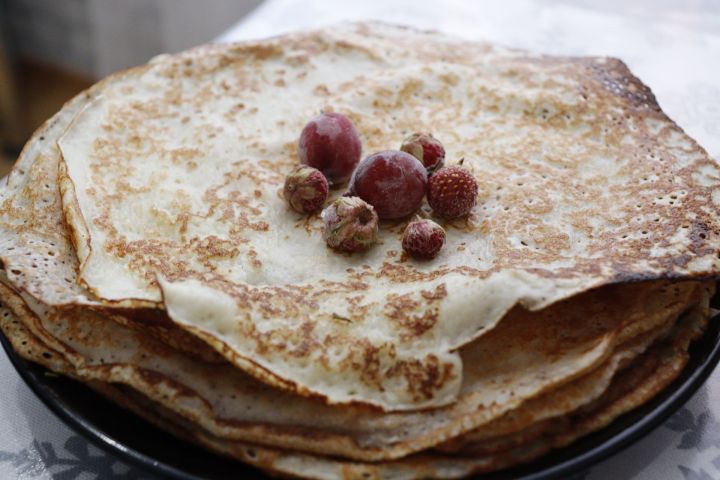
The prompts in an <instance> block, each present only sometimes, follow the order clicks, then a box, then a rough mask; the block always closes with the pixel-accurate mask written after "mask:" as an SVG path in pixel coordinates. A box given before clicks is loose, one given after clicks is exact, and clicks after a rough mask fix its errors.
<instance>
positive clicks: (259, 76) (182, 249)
mask: <svg viewBox="0 0 720 480" xmlns="http://www.w3.org/2000/svg"><path fill="white" fill-rule="evenodd" d="M320 110H336V111H341V112H342V113H345V114H347V115H349V116H350V117H351V118H352V119H353V120H354V121H355V123H356V125H357V127H358V130H359V131H360V133H361V136H362V137H363V143H364V146H365V153H371V152H372V151H375V150H379V149H386V148H388V147H392V146H393V145H397V144H399V142H400V140H401V138H402V137H403V136H404V135H405V134H407V133H409V132H410V131H412V130H420V131H432V132H433V133H434V134H435V135H436V136H437V137H438V138H440V139H442V140H443V142H444V143H445V147H446V149H447V151H448V152H449V153H450V159H449V160H450V161H451V163H452V162H454V161H456V160H458V159H459V158H461V157H464V158H465V165H466V166H468V167H469V168H470V169H472V170H473V171H474V173H475V175H476V176H477V178H478V180H479V181H480V183H481V193H480V197H479V204H478V207H476V209H475V210H474V211H473V212H472V214H471V215H470V217H469V218H468V219H467V220H464V221H460V222H455V223H452V224H447V225H446V227H447V228H448V229H449V232H448V244H447V245H446V248H445V249H444V253H443V254H441V255H440V256H439V257H438V258H436V259H435V260H433V261H431V262H425V263H419V262H417V263H416V262H408V261H406V260H405V259H404V258H403V257H402V256H401V255H400V254H399V252H400V247H399V245H400V241H399V239H400V235H401V232H402V230H403V228H402V227H403V226H404V225H403V222H399V223H397V224H394V225H384V226H383V228H381V234H380V241H379V245H377V246H376V247H375V248H373V249H371V250H370V251H369V252H368V253H367V254H365V255H355V256H352V257H348V256H343V255H337V254H334V253H331V252H329V251H328V250H327V249H326V247H325V245H324V243H323V242H322V239H321V234H320V231H321V221H320V219H319V217H317V216H311V217H310V218H309V219H304V218H299V217H298V216H297V214H295V213H294V212H292V211H291V210H289V209H288V208H287V206H286V205H285V203H284V202H283V200H282V198H281V196H280V195H279V194H278V191H279V189H280V187H281V185H282V181H283V177H284V175H285V174H286V173H287V172H288V171H289V170H290V169H291V168H292V166H293V165H294V164H295V163H296V162H297V159H296V158H295V154H294V150H295V141H296V139H297V136H298V132H300V130H301V129H302V126H303V124H304V122H306V121H307V119H308V118H310V117H311V116H312V115H314V114H316V113H317V112H318V111H320ZM59 145H60V148H61V151H62V154H63V162H62V163H61V165H60V178H59V181H60V186H61V191H62V206H63V209H64V214H65V218H66V221H67V224H68V227H69V228H70V230H71V232H72V235H73V240H74V244H75V250H76V252H77V254H78V258H79V261H80V274H79V279H80V281H81V282H82V283H83V284H84V285H86V286H87V287H88V288H89V289H90V290H91V291H92V292H93V293H94V294H95V295H96V296H97V297H98V298H99V299H102V300H103V301H104V302H110V303H113V302H116V303H120V304H126V305H131V306H149V307H157V308H167V311H168V313H169V315H170V317H171V318H172V319H173V320H174V321H175V322H177V324H178V325H180V326H181V327H182V328H183V329H186V330H188V331H190V332H192V333H194V334H196V335H197V336H199V337H201V338H202V339H204V340H205V341H206V342H208V343H209V344H211V345H212V346H213V347H214V348H215V349H216V350H217V351H218V352H220V353H221V354H222V355H223V356H225V358H227V359H228V360H229V361H231V362H233V363H234V364H235V365H236V366H238V367H240V368H242V369H243V370H245V371H247V372H248V373H250V374H252V375H254V376H256V377H257V378H258V379H260V380H262V381H264V382H266V383H269V384H271V385H273V386H275V387H278V388H284V389H288V390H290V391H292V392H295V393H298V394H302V395H308V396H317V397H321V398H324V399H325V400H326V401H327V402H328V403H334V404H349V403H364V404H370V405H374V406H377V407H379V408H382V409H384V410H387V411H392V410H415V409H419V408H427V407H437V406H441V405H446V404H450V403H452V402H453V401H455V400H456V399H457V397H458V395H459V394H460V392H461V385H462V379H463V375H464V371H463V366H462V362H461V358H460V355H459V354H458V353H457V349H458V348H460V347H461V346H463V345H466V344H468V343H470V342H472V341H473V340H474V339H476V338H478V337H479V336H481V335H484V334H487V332H489V331H491V330H492V329H493V328H494V327H495V326H496V324H497V322H498V321H499V320H500V319H501V318H502V317H503V316H504V315H505V314H506V313H507V312H508V311H510V310H511V308H512V307H513V306H514V305H516V304H520V305H523V306H525V307H526V308H529V309H532V310H536V309H541V308H544V307H546V306H548V305H550V304H552V303H554V302H557V301H559V300H561V299H563V298H567V297H570V296H572V295H575V294H578V293H580V292H582V291H586V290H588V289H590V288H593V287H597V286H600V285H603V284H608V283H614V282H626V281H631V280H638V279H656V278H668V277H673V278H698V277H715V276H717V275H718V273H720V258H718V255H717V251H718V240H719V238H720V236H719V235H718V233H717V232H718V231H720V227H719V226H718V223H717V222H718V221H717V218H718V216H719V215H718V214H720V212H719V211H718V203H719V202H720V197H718V196H717V195H714V191H715V190H717V188H718V187H719V186H720V185H719V184H720V180H719V179H720V170H719V169H718V167H717V165H716V164H715V162H713V161H712V159H710V158H709V157H708V155H707V154H706V152H704V151H703V150H702V148H701V147H699V146H698V145H697V144H696V143H695V142H694V141H693V140H692V139H690V138H689V137H687V136H686V135H685V134H684V133H683V132H682V130H681V129H680V128H678V127H677V126H676V125H675V124H674V123H673V122H672V121H671V120H670V119H668V118H667V117H666V116H665V115H664V114H663V113H662V111H661V110H660V108H659V107H658V105H657V103H656V102H655V99H654V97H653V95H652V93H651V92H650V90H649V89H648V88H647V87H646V86H645V85H643V84H642V83H641V82H640V81H639V80H638V79H637V78H635V77H634V76H633V75H632V74H631V73H630V72H629V71H628V69H627V68H626V67H625V65H624V64H622V62H620V61H618V60H615V59H607V58H584V59H579V58H558V57H545V56H539V55H534V54H529V53H526V52H520V51H511V50H506V49H502V48H499V47H494V46H491V45H487V44H478V43H469V42H464V41H462V40H459V39H455V38H450V37H444V36H442V35H439V34H434V33H423V32H417V31H414V30H410V29H406V28H400V27H393V26H387V25H382V24H344V25H339V26H335V27H331V28H328V29H325V30H319V31H314V32H308V33H299V34H293V35H288V36H285V37H280V38H274V39H270V40H266V41H259V42H252V43H246V44H235V45H227V46H212V47H205V48H200V49H196V50H193V51H190V52H187V53H184V54H180V55H178V56H166V57H162V58H159V59H156V60H155V61H153V62H152V63H150V64H149V65H147V66H145V67H141V68H138V69H135V70H133V71H131V72H129V73H126V74H122V75H121V76H119V77H116V78H115V79H114V80H113V81H109V82H106V83H105V85H104V86H103V87H102V88H100V89H99V91H98V94H97V95H96V97H95V98H94V99H93V100H91V101H90V102H89V103H88V105H87V106H86V107H85V108H84V109H83V110H82V112H80V113H79V114H78V115H77V116H76V117H75V119H74V120H73V122H72V125H71V126H70V127H69V128H68V130H67V131H66V133H65V134H64V135H63V136H62V138H61V139H60V141H59ZM339 193H340V192H338V193H337V194H339Z"/></svg>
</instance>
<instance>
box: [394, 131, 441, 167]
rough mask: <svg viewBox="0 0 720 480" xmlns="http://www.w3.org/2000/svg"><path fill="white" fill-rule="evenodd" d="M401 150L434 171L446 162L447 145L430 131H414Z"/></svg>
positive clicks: (404, 141)
mask: <svg viewBox="0 0 720 480" xmlns="http://www.w3.org/2000/svg"><path fill="white" fill-rule="evenodd" d="M400 150H402V151H403V152H407V153H409V154H410V155H412V156H413V157H415V158H417V159H418V160H420V163H422V164H423V165H425V168H426V169H427V171H428V173H432V172H434V171H435V170H437V169H438V168H440V167H442V166H443V163H445V147H443V145H442V143H440V141H439V140H438V139H437V138H435V137H433V136H432V135H431V134H429V133H413V134H412V135H410V136H409V137H407V138H406V139H405V140H403V143H402V146H401V147H400Z"/></svg>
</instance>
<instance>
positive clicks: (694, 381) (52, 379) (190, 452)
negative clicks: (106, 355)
mask: <svg viewBox="0 0 720 480" xmlns="http://www.w3.org/2000/svg"><path fill="white" fill-rule="evenodd" d="M0 341H1V342H2V345H3V347H4V348H5V351H6V352H7V354H8V356H9V357H10V360H11V361H12V363H13V365H14V366H15V368H16V369H17V371H18V373H19V374H20V376H21V377H22V378H23V380H24V381H25V383H27V385H28V386H29V387H30V389H31V390H32V391H33V392H35V394H36V395H37V396H38V397H39V398H40V400H42V401H43V402H44V403H45V405H47V407H48V408H49V409H50V410H52V411H53V412H54V413H55V414H56V415H57V416H58V417H60V419H61V420H63V421H64V422H65V423H66V424H68V425H69V426H70V427H71V428H73V429H74V430H76V431H77V432H79V433H80V434H82V435H84V436H85V437H87V438H88V439H89V440H90V441H92V442H93V443H94V444H96V445H97V446H98V447H100V448H102V449H104V450H106V451H108V452H111V453H114V454H116V455H117V456H118V457H120V458H122V459H123V460H126V461H128V462H129V463H132V464H134V465H137V466H140V467H142V468H144V469H146V470H148V471H149V472H152V473H154V474H156V475H161V476H163V477H171V478H178V479H182V480H199V479H208V480H227V479H237V478H248V477H249V478H262V475H261V474H260V473H259V472H258V471H257V470H255V469H253V468H250V467H248V466H246V465H243V464H241V463H238V462H234V461H231V460H228V459H226V458H223V457H219V456H217V455H214V454H212V453H210V452H207V451H205V450H202V449H200V448H198V447H196V446H194V445H191V444H189V443H186V442H184V441H182V440H179V439H177V438H175V437H173V436H171V435H169V434H167V433H165V432H163V431H161V430H159V429H157V428H155V427H154V426H152V425H150V424H149V423H147V422H145V421H144V420H142V419H140V418H138V417H137V416H135V415H133V414H131V413H129V412H127V411H125V410H123V409H121V408H119V407H117V406H115V405H114V404H112V403H111V402H109V401H107V400H105V399H104V398H103V397H101V396H100V395H98V394H96V393H95V392H94V391H92V390H90V389H89V388H87V387H85V386H84V385H82V384H80V383H77V382H75V381H73V380H70V379H67V378H64V377H59V376H56V375H47V370H45V369H44V368H43V367H40V366H39V365H36V364H34V363H31V362H27V361H25V360H24V359H22V358H20V357H19V356H18V355H17V354H16V353H15V351H14V350H13V349H12V347H11V346H10V343H9V342H8V340H7V339H6V338H5V336H4V335H0ZM718 360H720V315H718V316H716V317H715V318H714V319H713V320H712V321H711V322H710V326H709V328H708V330H707V332H705V335H704V336H703V337H702V338H701V339H700V340H698V341H696V342H694V343H693V345H692V346H691V348H690V361H689V362H688V364H687V366H686V367H685V369H684V370H683V372H682V374H681V375H680V377H679V378H678V379H676V380H675V381H674V382H673V383H672V384H671V385H670V386H669V387H668V388H666V389H665V390H664V391H663V392H661V393H660V394H659V395H658V396H657V397H655V398H654V399H653V400H652V401H650V402H649V403H647V404H645V405H643V406H641V407H639V408H637V409H635V410H633V411H631V412H629V413H627V414H625V415H623V416H621V417H619V418H618V419H616V420H615V421H614V422H613V423H612V424H610V425H608V426H607V427H606V428H604V429H602V430H600V431H598V432H595V433H593V434H591V435H588V436H587V437H584V438H582V439H580V440H579V441H577V442H575V443H573V444H572V445H570V446H568V447H565V448H563V449H559V450H555V451H553V452H551V453H549V454H548V455H545V456H544V457H542V458H541V459H539V460H537V461H535V462H532V463H529V464H527V465H524V466H522V467H518V468H513V469H508V470H504V471H501V472H497V473H494V474H490V475H486V476H483V477H482V478H484V479H486V480H491V479H492V480H506V479H518V478H522V479H524V480H531V479H532V480H540V479H544V480H546V479H551V478H558V477H565V476H567V475H570V474H573V473H576V472H579V471H581V470H584V469H586V468H588V467H590V466H591V465H594V464H595V463H597V462H599V461H600V460H603V459H605V458H607V457H609V456H610V455H613V454H615V453H617V452H618V451H620V450H622V449H623V448H625V447H627V446H629V445H630V444H632V443H634V442H636V441H637V440H639V439H640V438H642V437H643V436H645V435H647V434H648V433H650V432H651V431H652V430H653V429H655V428H656V427H657V426H659V425H660V424H662V423H663V422H664V421H665V420H666V419H667V418H668V417H669V416H670V415H672V414H673V413H674V412H675V411H676V410H678V409H679V408H680V407H681V406H683V405H684V404H685V402H687V401H688V400H689V399H690V397H691V396H692V394H693V393H695V391H697V389H698V388H700V386H701V385H702V384H703V382H705V380H706V379H707V377H708V376H709V375H710V373H712V371H713V369H714V368H715V366H716V365H717V363H718Z"/></svg>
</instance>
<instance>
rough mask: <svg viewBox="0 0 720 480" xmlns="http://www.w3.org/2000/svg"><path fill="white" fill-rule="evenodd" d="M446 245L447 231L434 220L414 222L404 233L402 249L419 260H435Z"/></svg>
mask: <svg viewBox="0 0 720 480" xmlns="http://www.w3.org/2000/svg"><path fill="white" fill-rule="evenodd" d="M443 245H445V230H443V228H442V227H441V226H440V225H438V224H437V223H435V222H433V221H432V220H421V219H418V220H414V221H412V222H410V223H409V224H408V226H407V227H406V228H405V233H403V238H402V247H403V250H405V251H406V252H407V253H408V255H410V256H411V257H413V258H416V259H419V260H430V259H432V258H435V257H436V256H437V254H438V253H439V252H440V249H441V248H442V247H443Z"/></svg>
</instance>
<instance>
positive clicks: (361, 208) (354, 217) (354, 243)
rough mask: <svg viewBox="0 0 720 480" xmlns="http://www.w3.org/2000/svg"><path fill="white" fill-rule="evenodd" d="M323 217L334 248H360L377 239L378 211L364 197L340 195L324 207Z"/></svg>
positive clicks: (329, 239) (352, 250) (346, 249)
mask: <svg viewBox="0 0 720 480" xmlns="http://www.w3.org/2000/svg"><path fill="white" fill-rule="evenodd" d="M321 217H322V219H323V223H324V227H325V228H324V230H323V238H324V239H325V242H327V244H328V247H330V248H332V249H334V250H338V251H341V252H349V253H353V252H358V251H360V250H365V249H367V248H368V247H370V246H371V245H372V244H373V243H375V241H376V240H377V232H378V216H377V213H375V210H374V209H373V207H372V205H368V204H367V203H366V202H365V201H363V200H362V199H361V198H358V197H340V198H338V199H337V200H335V201H334V202H332V203H331V204H330V205H329V206H328V207H327V208H326V209H325V210H323V211H322V214H321Z"/></svg>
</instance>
